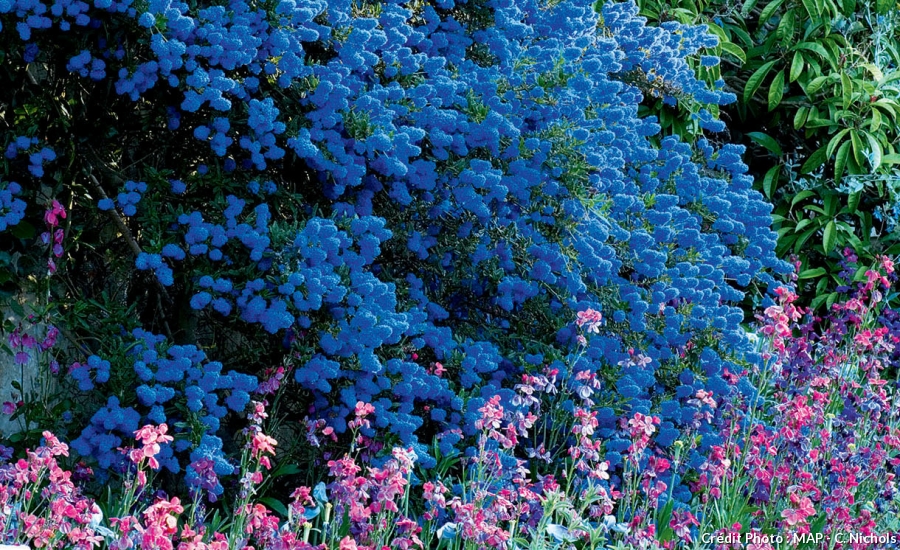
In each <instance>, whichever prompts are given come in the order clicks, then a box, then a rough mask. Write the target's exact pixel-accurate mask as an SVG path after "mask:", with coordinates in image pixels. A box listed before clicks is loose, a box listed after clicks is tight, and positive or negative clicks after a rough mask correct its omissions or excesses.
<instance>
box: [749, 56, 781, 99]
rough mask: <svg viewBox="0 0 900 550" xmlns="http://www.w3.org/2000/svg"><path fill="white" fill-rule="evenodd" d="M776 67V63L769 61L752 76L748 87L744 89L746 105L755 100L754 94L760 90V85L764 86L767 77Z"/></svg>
mask: <svg viewBox="0 0 900 550" xmlns="http://www.w3.org/2000/svg"><path fill="white" fill-rule="evenodd" d="M774 66H775V62H774V61H769V62H768V63H765V64H764V65H763V66H762V67H760V68H758V69H756V72H754V73H753V74H752V75H750V78H748V79H747V86H746V87H745V88H744V103H749V102H750V100H751V99H752V98H753V94H755V93H756V90H758V89H759V85H760V84H762V81H763V79H764V78H766V75H768V74H769V71H770V70H772V67H774Z"/></svg>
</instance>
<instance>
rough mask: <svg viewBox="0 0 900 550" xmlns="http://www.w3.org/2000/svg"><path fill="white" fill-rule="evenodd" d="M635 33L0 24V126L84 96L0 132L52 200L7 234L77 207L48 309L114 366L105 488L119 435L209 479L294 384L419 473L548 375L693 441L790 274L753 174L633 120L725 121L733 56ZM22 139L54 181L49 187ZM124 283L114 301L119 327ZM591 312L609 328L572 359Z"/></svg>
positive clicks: (171, 5) (504, 17)
mask: <svg viewBox="0 0 900 550" xmlns="http://www.w3.org/2000/svg"><path fill="white" fill-rule="evenodd" d="M45 1H48V0H45ZM636 14H637V8H636V7H635V5H634V4H633V3H631V2H625V3H616V2H607V3H605V4H604V5H603V6H602V9H601V10H600V11H599V13H598V12H595V11H594V10H592V9H591V8H590V7H588V6H585V5H582V3H577V2H571V1H563V2H558V3H556V2H554V3H549V4H545V3H544V2H541V1H539V0H523V1H521V2H511V1H509V0H469V1H468V2H456V1H454V0H438V1H436V2H423V3H419V4H416V5H415V7H409V6H407V5H406V4H404V3H401V2H397V1H387V2H378V3H361V4H358V3H351V2H349V1H336V2H328V3H327V4H326V3H325V2H322V1H308V2H296V1H294V0H281V1H278V2H272V3H267V4H257V3H250V2H246V1H245V0H230V1H227V2H222V3H221V4H219V5H215V6H206V7H198V6H195V5H189V4H186V3H183V2H176V1H170V0H151V1H149V2H145V3H132V2H130V0H121V1H113V0H94V1H93V2H90V3H88V2H72V3H66V4H65V5H64V4H62V3H59V2H57V3H55V4H50V3H42V2H41V1H39V0H15V1H13V0H0V22H2V31H0V33H2V34H0V50H2V52H3V56H4V57H3V58H4V65H5V68H3V69H2V70H0V75H2V76H0V78H3V79H4V86H0V102H2V103H4V104H10V100H11V97H7V96H9V94H12V93H14V92H12V90H17V89H21V88H22V87H23V84H22V82H23V81H22V79H23V78H27V77H28V76H29V75H30V78H33V79H35V80H36V81H37V78H38V77H40V78H41V79H42V81H46V83H50V84H53V85H54V86H56V87H57V89H59V90H65V91H66V93H65V94H57V96H58V97H63V95H64V96H65V97H66V98H67V101H68V106H67V107H66V109H65V113H67V114H66V115H65V116H64V115H61V114H60V113H61V112H63V111H62V110H60V109H59V108H57V106H56V105H54V104H53V101H51V100H50V99H48V98H47V97H45V96H42V95H40V94H39V93H38V91H37V88H31V87H28V88H27V90H29V91H28V94H31V95H30V96H29V99H28V100H27V103H28V105H29V108H31V109H33V111H34V112H35V113H43V115H44V116H45V118H40V117H37V116H36V117H35V118H34V119H35V120H48V121H49V122H47V123H46V124H42V125H37V126H32V125H29V124H30V123H26V122H24V120H23V121H21V122H15V123H14V124H15V125H14V127H12V128H8V129H4V130H2V132H0V139H5V140H6V143H8V144H9V149H8V150H7V151H8V154H7V160H6V164H5V166H6V173H8V174H11V175H12V176H14V177H15V178H17V181H20V182H21V181H29V182H34V185H33V188H34V189H35V191H27V192H25V191H22V192H19V187H18V186H15V184H4V185H5V188H4V189H5V191H3V193H6V195H9V196H8V197H7V196H6V195H0V197H5V198H3V201H4V202H3V205H4V210H3V212H4V216H5V217H4V220H6V223H7V225H13V224H14V222H17V221H18V219H17V218H18V216H19V214H17V213H16V212H19V213H21V212H22V211H23V208H22V206H21V204H22V203H21V201H22V200H25V199H27V200H29V201H31V202H30V203H29V204H30V206H29V207H28V208H33V209H34V210H35V212H37V209H38V208H39V205H40V203H41V201H42V200H46V199H43V198H42V196H43V195H42V193H44V191H40V192H39V191H37V190H36V189H39V188H40V186H39V185H37V184H38V183H41V184H43V185H44V186H46V187H49V188H50V189H51V190H52V192H53V193H54V194H55V195H56V196H60V197H68V198H71V201H72V208H71V211H72V215H73V218H75V219H76V220H77V225H75V226H73V227H75V229H76V230H77V239H75V241H74V244H73V245H72V246H73V248H72V249H71V250H70V253H69V255H68V257H67V262H66V263H65V265H64V269H65V270H66V272H67V273H69V274H71V275H72V276H73V277H81V279H82V281H84V282H83V284H81V285H80V286H79V285H69V286H64V285H59V286H58V287H57V288H55V290H54V294H53V299H54V300H56V301H58V302H59V303H60V304H65V306H66V307H64V308H63V309H64V310H65V311H78V312H79V316H80V318H79V319H80V321H81V324H79V323H78V322H73V323H72V324H73V330H75V331H81V332H86V331H88V330H89V328H90V327H89V326H87V325H88V324H89V323H88V324H86V323H85V322H84V319H89V320H90V319H93V320H94V324H95V326H96V327H102V330H101V329H96V330H99V331H100V332H99V333H98V334H100V335H102V337H98V338H95V341H99V343H95V349H92V350H91V351H92V352H94V353H95V354H96V355H97V356H98V357H103V358H104V359H106V360H109V361H111V362H112V364H113V365H114V367H113V371H114V372H113V373H112V375H111V377H110V382H108V383H102V382H100V381H99V380H97V382H98V383H96V384H93V385H94V388H93V389H91V390H90V392H92V395H93V396H94V398H93V400H92V401H90V402H92V403H95V404H96V406H97V407H99V410H97V409H95V410H94V411H87V413H88V414H86V416H85V419H84V420H85V425H86V426H87V427H86V428H84V431H83V432H82V434H81V437H80V439H79V440H78V443H77V444H75V445H73V446H74V448H75V449H76V450H77V451H78V452H80V453H82V454H85V455H93V456H94V457H95V458H97V459H98V460H100V461H101V463H102V464H103V465H108V464H111V462H112V460H111V458H110V456H109V453H110V449H112V448H113V446H114V445H115V444H116V443H115V441H116V439H115V438H116V437H118V436H117V435H114V434H120V433H123V432H125V431H127V430H128V429H129V428H130V426H131V425H132V424H133V421H134V420H135V418H136V416H139V417H140V420H142V421H143V420H150V421H153V422H162V421H166V420H169V421H178V422H182V423H184V424H185V426H187V428H184V430H183V431H182V432H181V433H180V434H178V435H177V436H176V442H175V443H174V444H173V445H174V450H173V451H172V453H171V454H167V455H165V456H164V457H163V458H164V462H165V463H166V464H167V465H168V466H169V467H170V469H172V470H173V471H176V470H177V469H178V468H179V467H185V465H186V460H193V461H195V460H198V459H199V458H200V457H206V458H210V459H211V460H219V459H220V457H221V453H222V452H223V451H222V449H223V445H222V444H221V443H222V439H220V438H219V436H223V434H224V433H225V432H226V431H227V430H225V429H224V428H225V426H223V425H222V422H227V421H228V419H229V415H228V414H227V413H228V410H233V411H238V410H240V409H241V407H242V405H243V404H246V401H247V394H248V393H249V392H252V391H253V390H254V387H255V384H256V378H253V380H252V383H251V378H250V377H253V376H256V375H260V374H261V373H262V372H263V371H264V369H265V368H267V367H273V366H276V365H278V364H281V363H282V362H284V361H288V362H291V363H292V364H293V365H294V367H295V368H294V370H293V378H292V380H291V386H290V387H289V388H288V390H286V393H285V397H284V399H283V401H284V402H285V405H284V408H283V409H282V410H283V413H284V414H286V415H288V416H289V417H291V416H293V417H295V419H296V420H300V419H302V418H303V417H305V416H311V417H314V418H324V419H326V420H327V421H328V423H329V424H331V425H332V426H333V427H334V428H335V430H336V431H337V432H338V433H341V432H343V431H345V429H346V420H347V418H348V417H349V416H350V415H351V414H352V410H353V407H354V404H355V403H356V401H359V400H362V401H368V402H371V403H372V404H373V405H374V407H375V414H374V416H373V418H374V427H373V428H372V430H371V432H370V433H368V434H367V435H375V434H376V432H377V433H378V434H381V435H390V437H394V438H396V439H398V440H400V441H402V442H404V443H406V444H410V445H413V446H415V447H416V450H417V452H418V454H419V455H420V456H421V457H423V464H424V465H426V466H427V465H428V464H429V460H428V459H426V458H425V457H426V456H427V455H428V448H429V444H430V443H431V438H432V437H433V436H435V435H438V436H440V438H441V445H442V451H444V452H449V451H450V450H452V446H453V445H454V444H456V443H457V442H459V441H460V434H463V435H466V434H472V433H473V427H472V423H473V421H474V418H475V416H476V415H477V414H478V412H477V409H478V407H479V406H481V404H483V403H484V402H485V400H486V399H489V398H490V397H491V396H493V395H497V394H499V395H501V397H502V398H503V404H504V406H505V407H512V406H513V405H512V404H511V403H510V399H511V397H512V395H513V393H512V392H511V391H510V389H509V388H511V387H512V386H513V385H514V384H515V383H517V382H518V381H519V380H520V377H521V374H522V373H525V372H535V371H540V370H542V369H544V368H545V367H547V366H551V367H552V368H554V369H556V371H557V372H558V376H559V378H560V380H564V381H566V380H568V381H574V379H575V376H576V375H577V374H578V373H588V374H590V375H591V376H596V377H597V379H598V380H599V381H600V382H599V388H598V391H597V392H596V394H595V395H594V398H593V399H594V402H595V404H596V406H597V408H599V409H600V410H599V414H598V418H600V419H601V429H602V430H604V431H603V432H601V433H605V434H606V436H607V437H610V436H612V435H613V433H614V429H613V428H614V425H615V421H616V418H618V417H620V415H622V414H624V413H626V412H630V413H632V414H633V413H634V412H642V413H649V412H650V411H656V412H659V411H662V417H663V421H664V422H663V424H662V425H661V427H660V433H661V438H660V441H661V442H663V443H671V442H672V441H674V440H675V439H676V438H677V437H679V436H680V435H681V433H682V432H681V430H682V429H683V428H685V427H686V426H688V424H689V423H690V422H691V421H692V419H693V418H694V413H695V412H696V410H695V408H694V406H693V405H691V404H690V403H689V401H690V399H691V397H692V396H693V395H694V394H696V392H697V391H699V390H701V389H703V390H707V391H712V392H713V393H715V394H720V395H721V394H724V393H727V392H729V391H730V388H731V386H732V383H733V381H734V380H735V378H738V377H739V373H740V372H741V370H742V368H741V366H740V353H742V352H743V351H746V342H745V338H744V335H743V330H742V329H741V327H740V323H741V321H742V319H743V314H742V310H741V309H740V307H739V306H740V304H741V302H742V300H744V298H745V292H747V291H748V290H752V289H757V288H762V289H765V288H766V287H767V286H768V285H769V284H770V283H772V282H773V273H778V272H783V271H785V270H786V267H787V266H786V265H785V264H783V263H782V262H780V261H778V260H777V259H776V258H775V256H774V253H773V249H774V241H775V235H774V234H773V232H772V231H771V229H770V221H771V220H770V217H769V211H770V207H769V206H768V205H767V204H766V203H765V202H764V201H763V200H762V197H761V196H760V195H759V193H757V192H755V191H753V190H752V189H751V183H752V180H751V178H750V177H749V176H747V175H746V174H745V169H746V167H745V166H744V165H743V163H742V162H741V154H742V150H741V149H740V148H738V147H736V146H733V145H727V144H726V145H722V146H720V147H716V146H714V145H713V144H712V143H710V142H708V141H706V140H702V141H700V142H699V143H696V144H687V143H682V142H679V141H678V140H677V139H676V138H672V137H667V138H664V139H663V138H659V137H658V136H657V134H658V131H659V126H658V124H657V123H656V121H655V120H654V119H652V118H640V117H639V116H638V106H639V104H640V103H641V101H642V98H643V97H644V94H648V93H653V94H663V95H664V96H665V99H666V101H669V102H673V101H680V100H682V99H683V98H686V97H690V98H693V100H695V101H698V102H700V103H702V104H706V105H708V106H709V105H715V104H723V103H726V102H729V101H732V100H733V96H732V95H731V94H729V93H726V92H724V91H722V89H721V85H722V84H723V83H721V82H720V83H718V85H719V87H718V88H714V89H710V88H708V87H707V86H706V85H705V84H704V83H702V82H701V81H699V80H698V79H697V78H696V77H695V75H694V73H693V72H692V70H691V69H690V64H689V63H688V62H687V59H688V58H689V57H690V56H699V55H701V54H702V52H703V49H704V48H707V47H711V46H713V45H715V43H716V39H715V38H714V37H713V36H712V35H709V34H708V33H707V32H706V31H705V29H704V28H702V27H688V26H684V25H680V24H677V23H667V24H665V25H663V26H662V27H660V28H653V27H648V26H646V25H645V21H644V20H643V19H642V18H639V17H637V15H636ZM26 63H32V64H34V65H35V66H41V67H45V68H46V74H39V75H38V77H35V76H34V74H33V72H29V71H27V70H26V69H25V64H26ZM701 115H702V116H701V118H703V121H704V127H706V128H707V129H709V130H710V131H712V132H715V131H720V130H721V129H722V124H721V123H720V122H719V121H717V120H713V119H712V118H711V117H710V116H709V113H708V112H707V111H705V112H704V113H701ZM61 117H62V118H61ZM23 136H25V137H23ZM35 140H36V141H35ZM26 141H27V143H26ZM20 142H21V143H22V144H23V146H25V145H27V147H25V151H26V152H31V151H37V146H38V145H39V144H46V146H47V147H48V148H52V149H53V151H55V152H56V154H58V155H59V156H60V158H64V159H66V162H64V163H63V162H59V161H56V162H55V163H54V164H53V166H54V168H53V169H54V170H55V172H54V177H53V178H50V177H48V176H47V175H46V173H45V172H44V171H43V170H41V171H36V170H35V169H33V167H34V166H35V163H34V162H31V163H30V164H28V165H26V162H25V160H24V159H23V158H19V157H21V156H22V155H20V154H19V149H20V147H19V145H18V144H19V143H20ZM45 150H47V151H49V150H50V149H45ZM9 151H12V153H13V155H12V156H10V154H9ZM51 152H52V151H51ZM35 154H37V155H38V157H39V158H38V159H37V160H39V161H41V162H40V163H39V164H38V166H42V165H43V163H44V161H53V160H54V158H53V155H49V154H47V155H45V154H43V153H42V152H39V153H35ZM32 156H34V155H32ZM38 172H40V173H38ZM5 177H7V176H4V178H5ZM29 189H31V187H29ZM13 195H16V196H17V197H22V198H21V199H20V198H15V199H13ZM110 197H112V198H110ZM16 201H20V202H16ZM28 212H29V210H28V209H25V213H26V214H27V213H28ZM73 223H76V222H73ZM100 273H102V274H100ZM24 280H25V279H24V278H23V279H20V280H18V281H20V282H23V281H24ZM23 284H24V282H23ZM110 288H122V289H124V290H122V292H121V295H122V298H121V299H118V300H115V299H105V301H104V302H103V303H102V304H101V305H102V307H103V309H101V308H100V306H98V305H97V304H98V303H99V302H98V297H101V296H103V297H107V296H109V292H110ZM76 306H77V307H76ZM129 308H130V309H129ZM587 308H593V309H595V310H598V311H602V312H603V315H604V318H605V321H604V323H605V324H604V325H603V326H602V327H601V329H600V332H599V333H598V334H592V335H589V338H588V339H587V341H586V342H585V343H584V344H582V343H580V342H579V338H578V336H579V334H578V331H577V330H576V326H575V324H574V322H573V320H574V318H575V314H576V312H578V311H582V310H585V309H587ZM111 311H112V312H114V314H111V313H110V312H111ZM132 311H133V312H135V313H134V314H133V315H132V314H126V312H132ZM101 318H102V319H106V320H104V321H102V322H101V321H100V319H101ZM109 318H114V319H117V321H116V322H110V321H109V320H108V319H109ZM70 320H71V318H70ZM163 334H165V337H164V340H163V339H160V338H163V336H161V335H163ZM158 335H159V336H158ZM229 342H230V343H229ZM235 342H237V343H235ZM163 345H164V346H166V347H165V352H163V351H162V350H160V351H157V352H156V354H155V359H153V360H152V361H148V360H147V358H144V357H142V355H141V354H144V355H146V354H147V353H150V352H149V350H152V349H155V347H156V346H163ZM138 349H140V350H141V351H136V350H138ZM580 349H582V350H583V351H584V353H583V354H580V355H576V352H577V351H578V350H580ZM240 350H245V352H241V351H240ZM636 354H637V355H639V356H640V357H641V360H640V361H635V360H634V358H635V357H636V356H637V355H636ZM151 355H152V354H151ZM576 357H577V360H576ZM154 361H155V362H156V363H154ZM438 363H439V364H440V365H441V367H440V368H437V367H436V365H437V364H438ZM170 364H174V365H176V366H174V367H171V366H166V365H170ZM153 365H156V366H155V367H154V366H153ZM171 369H174V370H171ZM226 369H227V371H228V372H232V371H233V372H234V373H235V374H232V375H221V376H220V377H219V379H218V381H216V382H215V383H212V382H208V383H207V382H204V381H206V380H208V378H207V376H211V375H210V373H211V372H213V373H216V374H217V375H218V374H220V373H222V372H226ZM170 370H171V372H170ZM237 373H241V374H237ZM161 376H162V379H161V378H160V377H161ZM243 376H246V378H242V377H243ZM135 377H137V378H138V379H140V382H136V383H134V384H130V385H129V384H128V383H127V382H128V381H129V380H132V379H134V378H135ZM107 393H115V394H116V396H115V398H113V397H108V395H107ZM104 403H105V405H103V404H104ZM660 404H662V408H660V407H661V405H660ZM570 405H571V403H570ZM95 411H96V412H95ZM110 418H112V419H110ZM699 432H700V433H701V434H706V435H705V436H704V443H703V446H704V447H705V446H708V445H710V444H714V443H715V441H716V436H715V435H714V432H715V430H713V429H710V428H709V427H701V428H699ZM217 434H218V435H217ZM663 434H664V435H663ZM624 444H625V443H624V442H623V441H617V440H611V441H609V442H608V449H607V450H608V452H609V453H615V452H617V450H618V451H621V447H622V446H623V445H624ZM201 449H202V450H203V451H202V452H201ZM701 451H702V448H701ZM207 455H208V456H207ZM179 457H181V458H179ZM694 460H699V459H697V458H696V457H694ZM432 463H433V462H432ZM226 470H227V467H226V465H225V463H222V464H220V465H219V468H218V470H217V472H219V473H220V475H225V474H226V473H228V472H227V471H226Z"/></svg>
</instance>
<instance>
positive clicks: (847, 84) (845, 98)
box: [841, 73, 853, 110]
mask: <svg viewBox="0 0 900 550" xmlns="http://www.w3.org/2000/svg"><path fill="white" fill-rule="evenodd" d="M852 100H853V82H851V81H850V77H849V76H847V73H841V101H842V102H843V105H844V110H847V109H849V108H850V102H851V101H852Z"/></svg>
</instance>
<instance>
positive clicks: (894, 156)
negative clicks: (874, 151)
mask: <svg viewBox="0 0 900 550" xmlns="http://www.w3.org/2000/svg"><path fill="white" fill-rule="evenodd" d="M881 162H882V164H900V153H891V154H890V155H884V156H883V157H881Z"/></svg>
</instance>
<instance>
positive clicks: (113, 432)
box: [72, 396, 171, 468]
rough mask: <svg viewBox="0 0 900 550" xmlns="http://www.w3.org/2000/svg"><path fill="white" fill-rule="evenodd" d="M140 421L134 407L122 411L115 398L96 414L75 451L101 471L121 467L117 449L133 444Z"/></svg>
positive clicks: (80, 436)
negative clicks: (97, 464) (92, 459)
mask: <svg viewBox="0 0 900 550" xmlns="http://www.w3.org/2000/svg"><path fill="white" fill-rule="evenodd" d="M140 420H141V415H140V414H138V412H137V411H135V410H134V409H133V408H131V407H127V408H123V407H122V406H121V403H120V401H119V398H118V397H115V396H112V397H110V398H109V399H108V400H107V402H106V406H105V407H102V408H100V410H98V411H97V412H96V413H94V416H93V417H92V418H91V423H90V424H89V425H88V427H86V428H85V429H84V430H83V431H82V432H81V435H79V436H78V437H77V438H76V439H75V440H74V441H72V449H74V450H75V451H76V452H77V453H78V454H80V455H81V456H93V457H94V458H96V459H97V462H98V463H99V464H100V467H101V468H111V467H113V466H116V467H122V465H123V464H124V460H125V457H124V456H123V455H122V453H121V452H120V451H119V450H118V449H119V448H120V447H122V446H124V445H127V444H129V443H130V442H131V441H133V440H134V432H135V431H136V430H137V429H138V428H139V427H140ZM166 447H168V445H166ZM169 452H171V449H169ZM160 464H162V461H161V462H160Z"/></svg>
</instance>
